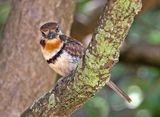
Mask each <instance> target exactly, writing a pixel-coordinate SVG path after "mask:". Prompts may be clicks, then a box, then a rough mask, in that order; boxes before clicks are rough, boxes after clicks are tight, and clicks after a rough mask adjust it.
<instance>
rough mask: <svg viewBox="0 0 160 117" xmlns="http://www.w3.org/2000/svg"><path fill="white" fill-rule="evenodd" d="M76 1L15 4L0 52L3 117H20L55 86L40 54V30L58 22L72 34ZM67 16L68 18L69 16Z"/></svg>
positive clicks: (17, 1) (32, 0)
mask: <svg viewBox="0 0 160 117" xmlns="http://www.w3.org/2000/svg"><path fill="white" fill-rule="evenodd" d="M73 11H74V0H23V1H22V0H13V1H12V9H11V13H10V17H9V19H8V22H7V25H6V27H5V32H4V39H3V40H2V42H1V46H0V47H1V48H0V105H1V106H0V116H1V117H17V116H19V115H20V113H21V112H22V111H24V109H25V108H26V107H27V106H29V105H30V104H31V103H32V102H33V100H34V99H36V98H37V97H38V96H40V95H42V94H43V93H44V92H46V91H47V90H48V89H49V88H50V87H52V86H53V83H54V81H55V78H54V77H55V74H54V73H53V71H52V70H51V69H50V68H49V67H48V65H47V63H46V61H45V60H44V59H43V57H42V54H41V52H40V45H39V40H40V32H39V27H40V26H41V25H42V24H43V23H45V22H48V21H57V22H59V23H60V24H61V26H62V29H64V32H65V33H67V34H69V31H70V26H71V23H72V18H73ZM66 14H67V15H66Z"/></svg>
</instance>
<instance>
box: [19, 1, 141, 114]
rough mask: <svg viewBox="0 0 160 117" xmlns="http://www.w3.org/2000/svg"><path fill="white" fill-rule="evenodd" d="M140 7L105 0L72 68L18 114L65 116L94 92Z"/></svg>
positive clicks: (105, 76)
mask: <svg viewBox="0 0 160 117" xmlns="http://www.w3.org/2000/svg"><path fill="white" fill-rule="evenodd" d="M140 8H141V1H140V0H109V2H108V4H106V6H105V9H104V12H103V15H102V16H101V17H100V21H99V24H98V27H97V29H96V31H95V33H94V35H93V38H92V40H91V42H90V44H89V46H88V48H87V51H86V55H85V56H84V58H83V61H82V62H81V63H80V64H79V65H78V67H77V70H76V72H75V73H72V74H70V75H69V76H67V77H64V78H62V79H60V80H59V81H58V82H57V84H56V86H55V87H54V88H53V89H52V90H50V91H49V92H48V93H46V94H45V95H44V96H42V97H40V99H38V100H37V101H35V102H34V103H33V105H32V106H31V107H29V108H28V109H27V110H26V111H25V112H24V113H22V115H21V117H51V116H54V117H65V116H69V115H70V114H71V113H72V112H73V111H75V110H76V109H78V108H79V107H80V106H81V105H82V104H84V103H85V102H86V101H87V100H88V99H89V98H90V97H92V96H94V95H95V93H96V92H97V91H98V90H99V89H101V88H102V87H103V86H104V85H105V83H106V81H109V78H110V75H111V68H112V66H113V65H114V63H116V62H117V61H118V56H119V48H120V46H121V43H122V42H123V40H124V38H125V37H126V34H127V32H128V30H129V28H130V26H131V24H132V22H133V19H134V16H135V15H136V14H137V13H138V11H139V10H140Z"/></svg>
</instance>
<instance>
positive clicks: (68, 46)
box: [60, 35, 85, 58]
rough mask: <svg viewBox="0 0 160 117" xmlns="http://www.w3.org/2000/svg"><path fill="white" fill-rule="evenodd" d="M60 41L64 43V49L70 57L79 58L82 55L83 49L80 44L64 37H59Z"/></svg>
mask: <svg viewBox="0 0 160 117" xmlns="http://www.w3.org/2000/svg"><path fill="white" fill-rule="evenodd" d="M60 39H62V40H63V41H64V42H65V47H64V49H65V50H66V51H67V52H68V53H69V54H71V55H72V56H79V57H80V58H81V57H82V56H83V55H84V51H85V48H84V46H83V45H82V43H80V42H79V41H77V40H75V39H72V38H70V37H67V36H65V35H61V36H60Z"/></svg>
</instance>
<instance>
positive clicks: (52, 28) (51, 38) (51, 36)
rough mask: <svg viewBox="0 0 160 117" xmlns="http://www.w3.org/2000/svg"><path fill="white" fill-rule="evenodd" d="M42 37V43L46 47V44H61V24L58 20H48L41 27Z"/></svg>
mask: <svg viewBox="0 0 160 117" xmlns="http://www.w3.org/2000/svg"><path fill="white" fill-rule="evenodd" d="M40 31H41V33H42V38H41V40H40V44H41V45H42V47H44V46H45V45H46V44H48V45H52V47H53V46H55V45H57V43H58V44H59V42H60V39H59V36H60V35H62V32H61V30H60V27H59V24H58V23H56V22H48V23H45V24H44V25H42V26H41V27H40ZM49 47H50V46H49Z"/></svg>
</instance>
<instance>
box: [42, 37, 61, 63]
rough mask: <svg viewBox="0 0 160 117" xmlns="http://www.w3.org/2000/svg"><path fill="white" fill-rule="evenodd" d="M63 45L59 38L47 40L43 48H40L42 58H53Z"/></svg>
mask: <svg viewBox="0 0 160 117" xmlns="http://www.w3.org/2000/svg"><path fill="white" fill-rule="evenodd" d="M63 45H64V42H63V41H62V40H61V39H59V38H55V39H52V40H47V41H46V43H45V46H44V47H42V52H43V55H44V57H45V58H46V59H47V60H48V59H50V58H51V57H53V56H55V55H56V54H57V53H58V52H59V51H60V50H61V49H62V47H63Z"/></svg>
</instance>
